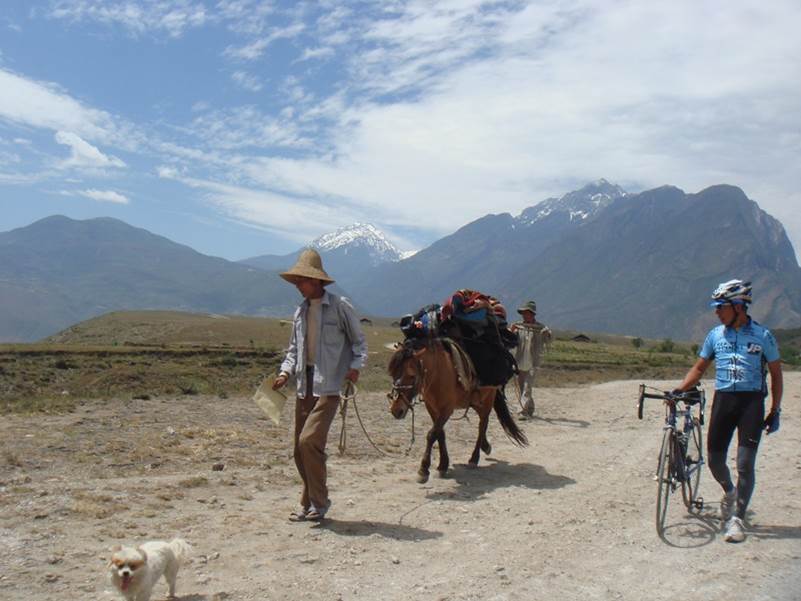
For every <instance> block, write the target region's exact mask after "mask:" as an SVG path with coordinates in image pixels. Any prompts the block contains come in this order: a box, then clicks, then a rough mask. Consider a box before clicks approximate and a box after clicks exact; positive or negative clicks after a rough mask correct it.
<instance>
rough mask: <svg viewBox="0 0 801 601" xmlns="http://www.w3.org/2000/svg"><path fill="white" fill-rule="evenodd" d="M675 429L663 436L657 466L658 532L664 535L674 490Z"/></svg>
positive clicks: (667, 431)
mask: <svg viewBox="0 0 801 601" xmlns="http://www.w3.org/2000/svg"><path fill="white" fill-rule="evenodd" d="M673 454H674V451H673V431H672V430H665V434H664V435H663V436H662V447H661V449H660V450H659V464H658V465H657V468H656V485H657V489H656V532H657V534H659V536H662V532H664V530H665V516H666V515H667V510H668V502H669V500H670V493H671V492H672V491H673V474H672V471H673V470H672V467H671V464H672V463H673Z"/></svg>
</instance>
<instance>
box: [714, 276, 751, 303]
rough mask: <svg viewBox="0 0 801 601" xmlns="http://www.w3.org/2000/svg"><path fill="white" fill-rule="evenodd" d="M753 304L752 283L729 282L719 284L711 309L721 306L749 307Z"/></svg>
mask: <svg viewBox="0 0 801 601" xmlns="http://www.w3.org/2000/svg"><path fill="white" fill-rule="evenodd" d="M750 302H751V282H744V281H742V280H729V281H728V282H723V283H722V284H719V285H718V287H717V288H715V291H714V292H713V293H712V302H711V303H709V304H710V306H711V307H719V306H720V305H736V304H739V305H747V304H749V303H750Z"/></svg>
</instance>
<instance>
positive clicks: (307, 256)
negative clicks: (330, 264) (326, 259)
mask: <svg viewBox="0 0 801 601" xmlns="http://www.w3.org/2000/svg"><path fill="white" fill-rule="evenodd" d="M280 275H281V277H282V278H284V279H285V280H286V281H287V282H291V283H292V284H297V283H298V279H299V278H313V279H315V280H321V281H322V282H323V286H327V285H328V284H332V283H333V282H334V280H333V278H332V277H331V276H329V275H328V274H327V273H326V272H325V270H324V269H323V260H322V259H321V258H320V253H318V252H317V251H316V250H314V249H313V248H307V249H306V250H304V251H303V252H302V253H300V256H299V257H298V261H297V263H295V264H294V265H293V266H292V267H291V268H290V269H288V270H287V271H284V272H283V273H281V274H280Z"/></svg>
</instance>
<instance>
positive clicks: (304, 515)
mask: <svg viewBox="0 0 801 601" xmlns="http://www.w3.org/2000/svg"><path fill="white" fill-rule="evenodd" d="M309 513H310V511H309V510H308V509H304V508H303V507H301V508H300V509H298V510H297V511H293V512H292V513H290V514H289V521H290V522H305V521H306V520H308V519H309Z"/></svg>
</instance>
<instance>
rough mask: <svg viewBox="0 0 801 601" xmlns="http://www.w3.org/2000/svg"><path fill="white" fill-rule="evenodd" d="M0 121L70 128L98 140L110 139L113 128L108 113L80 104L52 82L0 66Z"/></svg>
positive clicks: (23, 124) (47, 127)
mask: <svg viewBox="0 0 801 601" xmlns="http://www.w3.org/2000/svg"><path fill="white" fill-rule="evenodd" d="M0 120H5V121H10V122H12V123H15V124H18V125H22V126H29V127H37V128H44V129H51V130H54V131H58V130H65V131H72V132H75V133H76V134H78V135H80V136H82V137H84V138H89V139H93V138H94V139H99V140H109V139H110V138H112V137H113V135H114V131H115V125H114V121H113V119H112V117H111V116H110V115H109V114H108V113H106V112H104V111H99V110H96V109H92V108H89V107H87V106H85V105H83V104H82V103H80V102H78V101H77V100H75V99H74V98H71V97H70V96H68V95H67V94H66V93H64V92H63V91H61V90H60V89H59V88H57V87H56V86H55V85H53V84H49V83H44V82H38V81H34V80H31V79H26V78H24V77H22V76H19V75H16V74H15V73H12V72H10V71H6V70H3V69H0Z"/></svg>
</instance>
